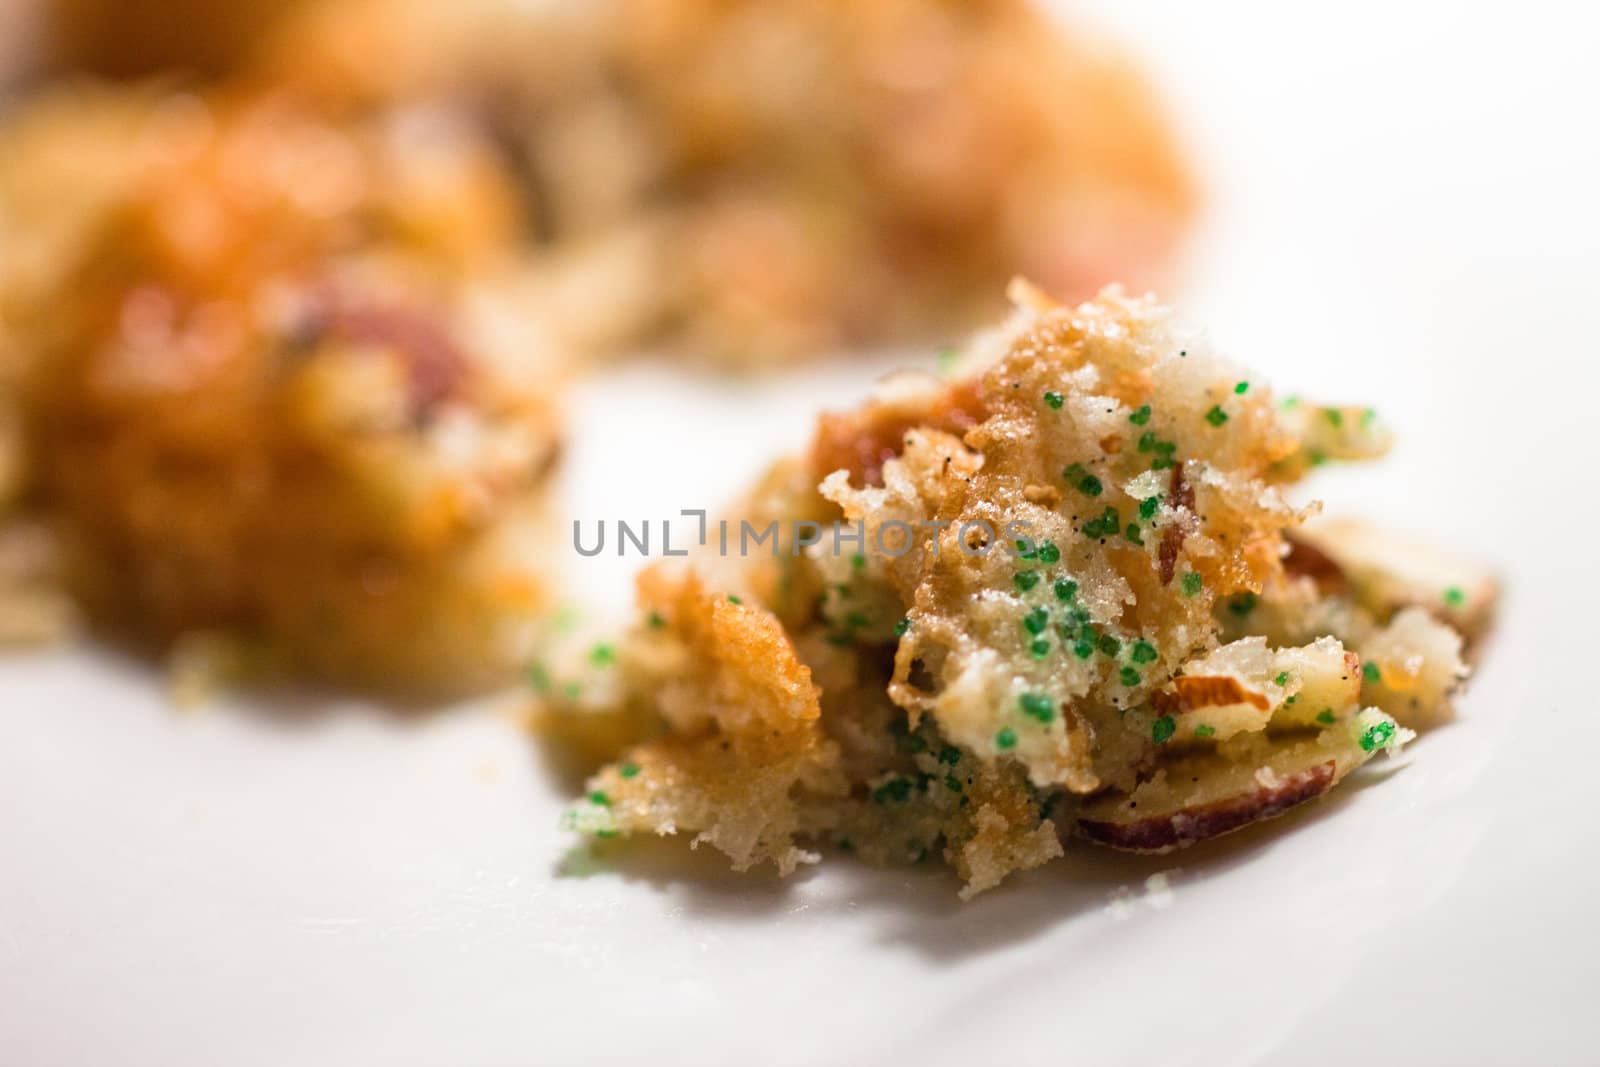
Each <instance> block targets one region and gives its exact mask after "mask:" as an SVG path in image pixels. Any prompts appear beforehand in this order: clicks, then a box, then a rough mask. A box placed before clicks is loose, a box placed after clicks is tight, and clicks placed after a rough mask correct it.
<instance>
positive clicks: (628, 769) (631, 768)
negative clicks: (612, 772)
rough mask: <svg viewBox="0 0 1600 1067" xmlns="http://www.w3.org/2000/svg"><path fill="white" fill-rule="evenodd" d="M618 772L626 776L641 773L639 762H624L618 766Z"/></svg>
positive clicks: (631, 776) (629, 776) (630, 776)
mask: <svg viewBox="0 0 1600 1067" xmlns="http://www.w3.org/2000/svg"><path fill="white" fill-rule="evenodd" d="M617 773H618V774H620V775H622V777H624V778H633V777H635V776H636V775H638V773H639V765H638V764H637V763H624V764H623V765H622V766H620V767H618V768H617Z"/></svg>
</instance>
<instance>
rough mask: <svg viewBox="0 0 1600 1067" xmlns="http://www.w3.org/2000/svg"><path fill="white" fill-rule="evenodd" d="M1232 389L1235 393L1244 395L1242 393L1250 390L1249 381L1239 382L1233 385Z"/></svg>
mask: <svg viewBox="0 0 1600 1067" xmlns="http://www.w3.org/2000/svg"><path fill="white" fill-rule="evenodd" d="M1233 391H1234V392H1235V393H1238V394H1239V395H1240V396H1244V394H1246V393H1248V392H1249V391H1250V383H1249V382H1240V383H1239V384H1238V385H1236V386H1234V387H1233Z"/></svg>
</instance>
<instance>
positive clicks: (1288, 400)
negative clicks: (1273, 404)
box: [1283, 396, 1300, 411]
mask: <svg viewBox="0 0 1600 1067" xmlns="http://www.w3.org/2000/svg"><path fill="white" fill-rule="evenodd" d="M1299 406H1300V398H1299V397H1297V396H1286V397H1284V398H1283V410H1285V411H1293V410H1294V409H1295V408H1297V407H1299Z"/></svg>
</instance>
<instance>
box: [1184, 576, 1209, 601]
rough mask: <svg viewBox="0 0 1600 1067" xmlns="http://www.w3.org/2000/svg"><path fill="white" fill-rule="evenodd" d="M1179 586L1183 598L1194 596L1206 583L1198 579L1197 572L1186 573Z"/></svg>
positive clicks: (1202, 579) (1200, 578)
mask: <svg viewBox="0 0 1600 1067" xmlns="http://www.w3.org/2000/svg"><path fill="white" fill-rule="evenodd" d="M1180 584H1181V585H1182V586H1183V595H1184V596H1194V595H1196V594H1197V593H1199V592H1200V590H1201V589H1202V588H1203V587H1204V586H1205V584H1206V581H1205V579H1204V578H1202V577H1200V572H1199V571H1188V572H1186V573H1185V574H1184V576H1183V578H1182V580H1181V582H1180Z"/></svg>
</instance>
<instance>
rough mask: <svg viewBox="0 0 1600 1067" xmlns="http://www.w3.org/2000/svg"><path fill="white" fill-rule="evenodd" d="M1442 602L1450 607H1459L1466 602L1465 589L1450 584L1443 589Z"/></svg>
mask: <svg viewBox="0 0 1600 1067" xmlns="http://www.w3.org/2000/svg"><path fill="white" fill-rule="evenodd" d="M1444 602H1445V603H1446V604H1448V605H1450V606H1451V607H1452V608H1459V607H1461V606H1462V605H1463V604H1465V603H1466V602H1467V594H1466V591H1465V590H1463V589H1462V588H1461V587H1460V586H1459V585H1452V586H1451V587H1450V588H1449V589H1446V590H1445V591H1444Z"/></svg>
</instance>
